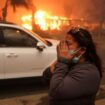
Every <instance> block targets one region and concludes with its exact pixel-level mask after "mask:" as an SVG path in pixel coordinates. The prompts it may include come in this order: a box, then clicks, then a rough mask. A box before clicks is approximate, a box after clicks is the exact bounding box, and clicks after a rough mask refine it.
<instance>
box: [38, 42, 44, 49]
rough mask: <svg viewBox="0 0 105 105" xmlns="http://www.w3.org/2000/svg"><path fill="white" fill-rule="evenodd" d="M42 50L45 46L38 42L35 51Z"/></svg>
mask: <svg viewBox="0 0 105 105" xmlns="http://www.w3.org/2000/svg"><path fill="white" fill-rule="evenodd" d="M44 48H45V46H44V45H43V43H42V42H38V43H37V49H38V50H39V51H43V49H44Z"/></svg>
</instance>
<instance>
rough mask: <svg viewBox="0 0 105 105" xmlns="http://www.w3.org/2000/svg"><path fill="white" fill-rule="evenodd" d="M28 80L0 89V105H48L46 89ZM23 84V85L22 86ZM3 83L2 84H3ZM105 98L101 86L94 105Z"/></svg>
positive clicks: (12, 83) (10, 83)
mask: <svg viewBox="0 0 105 105" xmlns="http://www.w3.org/2000/svg"><path fill="white" fill-rule="evenodd" d="M34 80H35V79H33V80H32V81H30V80H23V81H20V80H18V81H12V82H8V81H5V82H7V83H6V84H3V85H1V86H0V87H1V88H0V105H48V87H46V86H44V85H43V84H42V83H41V82H39V81H38V82H36V81H35V82H34ZM23 82H24V84H23ZM3 83H4V82H3ZM103 98H105V86H104V85H103V86H101V88H100V90H99V92H98V94H97V101H96V103H97V104H96V105H99V103H102V102H103V100H102V102H100V99H103Z"/></svg>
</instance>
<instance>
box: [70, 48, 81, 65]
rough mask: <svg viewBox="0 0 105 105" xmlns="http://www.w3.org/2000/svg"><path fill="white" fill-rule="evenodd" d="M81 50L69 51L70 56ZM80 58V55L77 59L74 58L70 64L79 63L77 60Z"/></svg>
mask: <svg viewBox="0 0 105 105" xmlns="http://www.w3.org/2000/svg"><path fill="white" fill-rule="evenodd" d="M80 49H81V48H79V49H78V50H76V51H75V50H70V51H69V53H70V54H71V55H72V54H76V53H77V52H78V51H79V50H80ZM81 56H82V54H81V55H80V56H78V57H74V58H73V59H72V60H71V62H72V63H77V62H78V61H79V59H80V57H81Z"/></svg>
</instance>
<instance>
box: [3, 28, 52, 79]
mask: <svg viewBox="0 0 105 105" xmlns="http://www.w3.org/2000/svg"><path fill="white" fill-rule="evenodd" d="M3 33H4V37H5V43H6V50H5V56H4V58H5V72H6V78H20V77H32V76H41V75H42V70H43V69H44V68H45V67H47V65H48V64H49V63H50V62H51V60H52V59H53V58H52V59H51V60H50V62H49V60H46V58H47V56H48V55H47V49H46V50H44V51H43V52H42V51H40V50H38V49H37V47H36V44H37V42H38V41H37V40H36V39H35V38H33V37H32V36H30V35H29V34H27V33H26V32H24V31H22V30H19V29H16V28H8V27H7V28H6V27H5V28H3Z"/></svg>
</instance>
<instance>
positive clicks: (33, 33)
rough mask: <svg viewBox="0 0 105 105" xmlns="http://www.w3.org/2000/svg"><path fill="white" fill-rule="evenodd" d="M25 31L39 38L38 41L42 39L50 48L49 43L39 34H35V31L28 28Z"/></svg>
mask: <svg viewBox="0 0 105 105" xmlns="http://www.w3.org/2000/svg"><path fill="white" fill-rule="evenodd" d="M25 30H26V31H29V32H30V33H32V35H34V36H36V37H37V38H38V39H40V40H41V41H42V42H43V43H45V44H46V45H48V46H49V43H48V42H47V41H46V40H45V39H44V38H42V37H40V36H39V35H38V34H36V33H35V32H33V31H30V30H27V29H26V28H25Z"/></svg>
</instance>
